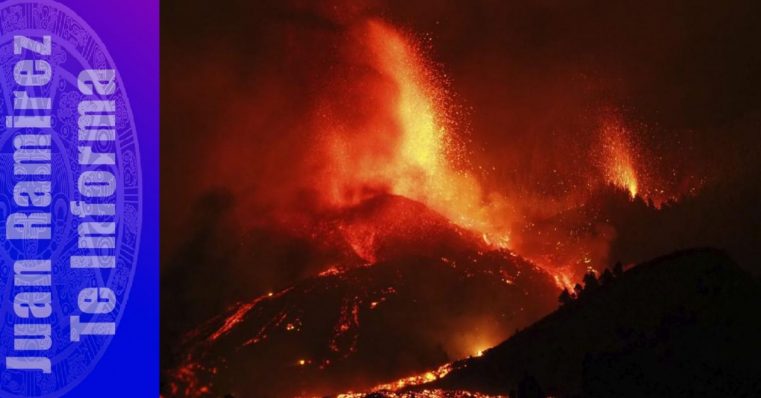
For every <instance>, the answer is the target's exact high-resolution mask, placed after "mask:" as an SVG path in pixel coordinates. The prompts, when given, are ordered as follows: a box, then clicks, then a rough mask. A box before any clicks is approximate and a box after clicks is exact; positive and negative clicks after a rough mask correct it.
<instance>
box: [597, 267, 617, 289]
mask: <svg viewBox="0 0 761 398" xmlns="http://www.w3.org/2000/svg"><path fill="white" fill-rule="evenodd" d="M613 279H615V278H614V276H613V273H612V272H610V269H609V268H606V269H605V271H604V272H603V273H602V275H600V285H603V286H605V285H609V284H610V283H611V282H613Z"/></svg>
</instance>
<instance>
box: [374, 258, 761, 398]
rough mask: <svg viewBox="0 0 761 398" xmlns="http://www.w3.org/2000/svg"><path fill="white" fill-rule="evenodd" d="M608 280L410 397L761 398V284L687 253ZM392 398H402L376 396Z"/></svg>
mask: <svg viewBox="0 0 761 398" xmlns="http://www.w3.org/2000/svg"><path fill="white" fill-rule="evenodd" d="M608 277H609V278H606V281H605V282H601V283H600V284H599V285H598V284H596V283H592V286H588V287H585V289H584V290H583V291H582V292H581V294H579V297H578V298H576V299H574V300H568V301H567V302H566V303H565V304H564V305H563V306H561V308H559V309H558V310H557V311H555V312H554V313H552V314H550V315H549V316H547V317H545V318H544V319H542V320H540V321H538V322H537V323H535V324H534V325H532V326H530V327H528V328H526V329H524V330H522V331H520V332H519V333H517V334H516V335H514V336H513V337H511V338H510V339H508V340H507V341H505V342H504V343H502V344H500V345H498V346H496V347H494V348H492V349H490V350H488V351H487V352H486V353H485V354H484V355H483V356H482V357H478V358H471V359H467V360H464V361H460V362H457V363H455V364H454V369H455V370H453V371H452V372H451V373H449V374H448V375H446V376H445V377H443V378H441V379H439V380H436V381H434V382H432V383H428V384H425V385H422V386H417V387H412V388H411V389H409V390H407V394H404V395H405V396H415V395H417V394H415V392H414V391H422V390H428V391H431V390H437V391H440V394H442V396H446V391H471V392H482V393H487V394H495V395H510V396H512V397H520V398H523V397H540V396H541V397H545V396H556V397H557V396H559V397H759V396H761V321H760V320H759V318H761V315H760V314H761V312H759V310H760V309H761V284H759V281H758V280H757V279H754V278H753V277H751V276H750V275H749V274H746V273H745V272H744V271H742V270H741V269H740V268H739V267H738V266H737V265H736V264H735V263H734V262H733V261H732V260H731V259H730V258H729V257H728V256H727V255H726V254H725V253H724V252H722V251H718V250H712V249H701V250H690V251H682V252H677V253H674V254H671V255H668V256H665V257H660V258H657V259H655V260H652V261H649V262H647V263H643V264H640V265H638V266H636V267H633V268H632V269H630V270H628V271H626V272H623V273H620V274H619V275H618V276H616V277H613V278H610V275H608ZM413 389H414V390H413ZM386 395H388V396H399V395H400V394H398V393H396V394H392V393H388V394H384V393H382V392H381V393H375V394H372V395H371V396H373V397H383V396H386Z"/></svg>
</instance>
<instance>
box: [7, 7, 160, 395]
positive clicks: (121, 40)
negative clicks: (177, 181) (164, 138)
mask: <svg viewBox="0 0 761 398" xmlns="http://www.w3.org/2000/svg"><path fill="white" fill-rule="evenodd" d="M0 112H2V115H0V397H2V398H6V397H62V396H72V397H95V396H107V397H156V396H158V373H159V372H158V126H159V122H158V0H150V1H149V0H138V1H129V2H126V1H113V2H112V1H96V0H82V1H75V0H71V1H63V2H56V1H49V0H9V1H2V2H0Z"/></svg>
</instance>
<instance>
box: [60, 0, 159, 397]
mask: <svg viewBox="0 0 761 398" xmlns="http://www.w3.org/2000/svg"><path fill="white" fill-rule="evenodd" d="M62 4H64V5H66V6H68V7H69V8H71V9H72V10H73V11H74V12H76V13H77V14H78V15H79V16H80V17H81V18H82V19H84V20H85V21H86V22H87V23H88V24H89V25H90V26H91V27H92V28H93V30H94V31H95V32H96V33H97V34H98V36H99V37H100V39H101V40H102V41H103V43H104V44H105V46H106V48H107V49H108V51H109V52H110V54H111V57H112V58H113V60H114V64H115V65H116V68H117V70H118V72H119V73H120V74H121V78H122V81H123V83H124V86H125V89H126V92H127V95H128V96H129V99H130V104H131V105H132V111H133V115H134V119H135V124H136V129H137V135H138V139H139V145H140V156H141V162H142V165H141V166H142V172H143V195H144V197H143V205H144V210H143V211H144V214H143V230H142V241H141V243H140V253H139V257H138V262H137V269H136V271H135V279H134V282H133V285H132V290H131V293H130V296H129V301H128V303H127V306H126V309H125V312H124V317H123V318H122V320H121V323H120V324H119V328H118V330H117V333H116V335H115V336H114V339H113V340H112V341H111V344H110V346H109V347H108V349H107V350H106V353H105V355H104V356H103V358H102V359H101V360H100V362H98V364H97V366H96V367H95V370H93V371H92V373H90V375H89V376H88V377H87V379H85V380H84V381H83V382H82V383H81V384H80V385H78V386H77V387H76V388H74V389H73V390H72V391H71V393H70V394H68V396H72V397H113V398H121V397H125V398H126V397H129V398H143V397H158V395H159V387H158V385H159V363H158V361H159V337H158V335H159V283H158V280H159V265H158V258H159V256H158V250H159V245H158V242H159V241H158V239H159V232H158V228H159V222H158V220H159V214H158V203H159V194H158V192H159V185H158V181H159V177H158V173H159V4H158V0H129V1H126V0H119V1H103V0H68V1H62Z"/></svg>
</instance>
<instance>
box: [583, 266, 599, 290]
mask: <svg viewBox="0 0 761 398" xmlns="http://www.w3.org/2000/svg"><path fill="white" fill-rule="evenodd" d="M599 286H600V282H599V281H598V280H597V276H596V275H595V273H594V272H592V271H589V272H587V273H586V274H585V275H584V290H585V291H592V290H594V289H597V288H598V287H599Z"/></svg>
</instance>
